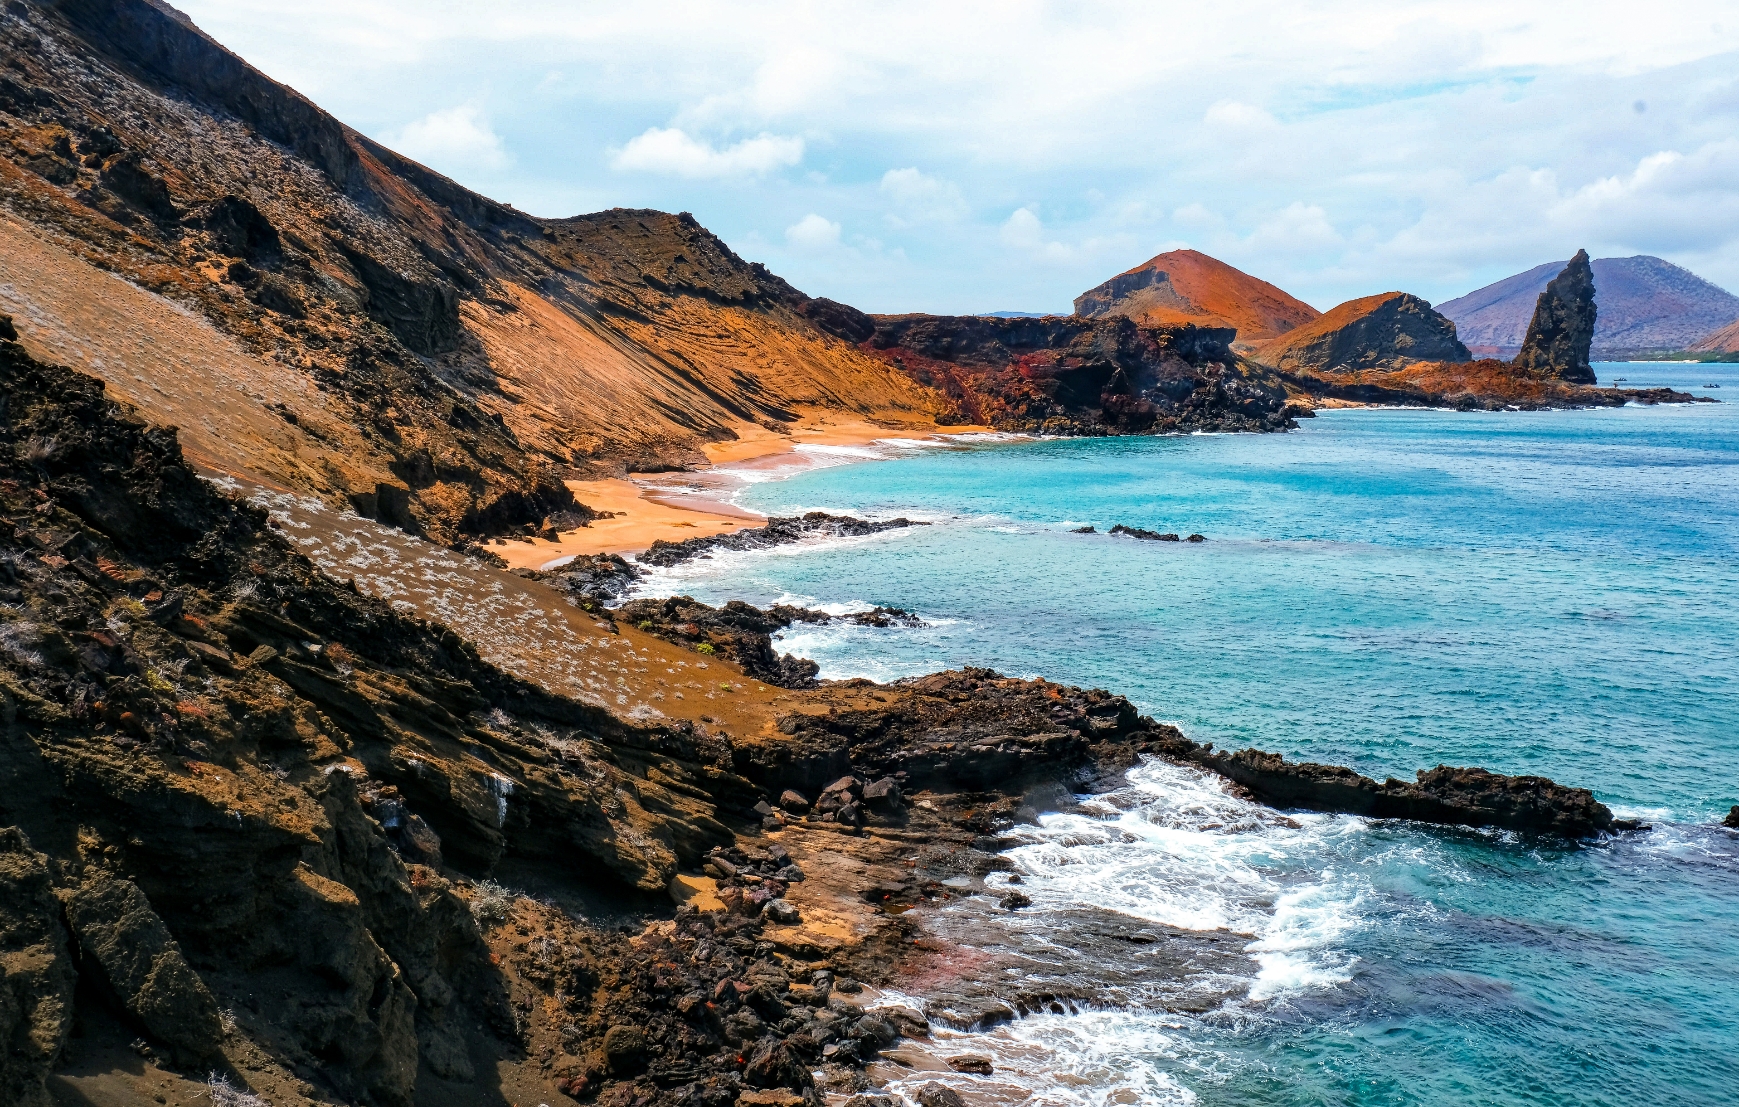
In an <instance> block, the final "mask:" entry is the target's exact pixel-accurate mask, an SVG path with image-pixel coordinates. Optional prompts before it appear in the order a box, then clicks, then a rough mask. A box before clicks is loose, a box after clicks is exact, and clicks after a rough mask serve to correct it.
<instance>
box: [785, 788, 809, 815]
mask: <svg viewBox="0 0 1739 1107" xmlns="http://www.w3.org/2000/svg"><path fill="white" fill-rule="evenodd" d="M779 806H780V807H783V808H784V809H785V810H787V811H789V812H791V813H792V814H793V815H801V814H802V813H803V812H805V811H807V810H809V800H808V799H807V798H805V797H804V795H803V793H802V792H799V791H797V790H796V789H795V788H787V789H785V790H784V791H783V792H781V793H779Z"/></svg>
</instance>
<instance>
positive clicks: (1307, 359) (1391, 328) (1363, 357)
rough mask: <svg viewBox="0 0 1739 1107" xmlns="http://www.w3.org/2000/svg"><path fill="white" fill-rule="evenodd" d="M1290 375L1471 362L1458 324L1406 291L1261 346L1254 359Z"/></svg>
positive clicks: (1334, 313) (1357, 303)
mask: <svg viewBox="0 0 1739 1107" xmlns="http://www.w3.org/2000/svg"><path fill="white" fill-rule="evenodd" d="M1251 356H1252V357H1254V358H1255V359H1256V360H1258V361H1261V362H1262V363H1264V364H1266V365H1272V366H1274V367H1275V368H1276V369H1280V370H1283V371H1285V372H1288V373H1317V374H1328V375H1339V374H1344V373H1356V372H1363V371H1367V370H1373V369H1374V370H1379V371H1388V370H1394V369H1400V368H1403V367H1404V366H1407V365H1410V364H1412V363H1413V362H1417V361H1446V362H1457V361H1467V360H1468V359H1469V356H1470V355H1469V354H1468V352H1467V347H1465V346H1463V345H1462V344H1461V341H1460V340H1459V339H1458V338H1456V336H1455V324H1454V323H1452V322H1450V321H1449V320H1448V319H1446V318H1445V317H1443V316H1441V315H1439V314H1438V313H1437V312H1435V311H1433V310H1431V305H1430V304H1429V303H1426V302H1425V301H1424V300H1422V299H1420V298H1419V297H1417V296H1412V295H1409V294H1408V293H1405V292H1384V293H1380V294H1378V295H1376V296H1365V297H1363V298H1361V299H1357V300H1349V301H1347V302H1346V303H1344V304H1341V305H1340V306H1338V307H1335V308H1333V309H1331V310H1330V311H1328V312H1327V313H1326V314H1324V315H1322V316H1321V317H1319V318H1317V319H1314V320H1311V321H1310V322H1308V323H1303V324H1301V325H1299V326H1297V327H1295V328H1293V329H1292V330H1290V331H1287V332H1286V333H1285V334H1283V335H1281V336H1280V337H1278V338H1272V339H1269V340H1268V341H1266V342H1263V343H1261V344H1259V345H1258V346H1257V347H1256V350H1255V352H1254V353H1253V354H1252V355H1251Z"/></svg>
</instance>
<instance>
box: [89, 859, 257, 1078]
mask: <svg viewBox="0 0 1739 1107" xmlns="http://www.w3.org/2000/svg"><path fill="white" fill-rule="evenodd" d="M66 917H67V921H68V922H69V923H71V924H72V931H73V934H74V936H75V937H77V939H78V944H79V951H80V954H81V955H82V957H83V958H84V959H85V961H86V963H87V964H88V965H90V966H92V967H93V968H95V969H96V970H97V971H98V972H100V974H101V976H102V978H103V980H104V982H105V983H106V984H107V986H108V987H109V988H110V989H111V990H112V991H113V993H114V995H115V996H116V997H117V998H118V999H119V1000H120V1002H121V1005H122V1006H123V1007H125V1008H126V1009H127V1012H128V1013H129V1014H130V1015H132V1016H133V1017H134V1018H136V1019H138V1020H139V1023H140V1025H142V1026H144V1028H145V1029H146V1030H147V1031H148V1032H149V1033H150V1034H151V1036H152V1037H153V1038H155V1039H156V1040H158V1041H160V1042H164V1043H167V1044H168V1045H169V1046H171V1047H172V1048H173V1049H174V1050H175V1052H176V1054H177V1055H178V1056H181V1057H183V1058H185V1060H186V1061H188V1062H196V1061H199V1060H202V1059H204V1058H206V1057H209V1056H211V1055H212V1054H214V1053H216V1052H217V1051H218V1048H219V1046H220V1045H221V1044H222V1042H223V1023H222V1021H221V1020H220V1019H219V1018H218V1011H217V1000H215V999H214V998H212V994H211V991H210V990H209V989H208V988H206V986H205V982H204V981H203V980H201V979H200V978H199V975H198V974H197V973H195V972H194V971H193V969H192V967H191V966H190V965H188V963H187V959H186V958H185V957H183V956H182V953H181V947H180V946H179V945H177V944H176V942H175V939H174V938H172V937H170V934H169V929H168V928H167V927H165V926H164V925H163V920H162V919H160V918H158V917H157V913H156V912H155V911H153V910H152V909H151V904H150V902H149V901H147V900H146V898H145V895H144V893H143V892H141V891H139V889H138V888H137V887H136V886H135V885H134V884H133V883H132V882H131V881H128V880H115V879H106V878H98V879H96V880H92V881H88V882H86V883H85V884H83V885H82V886H80V887H79V888H77V889H76V890H74V891H72V892H71V893H70V894H68V895H67V896H66Z"/></svg>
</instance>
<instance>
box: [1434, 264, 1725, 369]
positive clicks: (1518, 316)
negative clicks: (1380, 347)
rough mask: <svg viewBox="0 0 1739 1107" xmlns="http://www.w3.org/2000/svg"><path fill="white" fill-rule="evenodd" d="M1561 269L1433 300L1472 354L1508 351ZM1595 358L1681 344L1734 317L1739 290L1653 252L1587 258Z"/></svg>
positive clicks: (1549, 267)
mask: <svg viewBox="0 0 1739 1107" xmlns="http://www.w3.org/2000/svg"><path fill="white" fill-rule="evenodd" d="M1563 268H1564V263H1563V262H1561V261H1549V262H1546V263H1545V264H1543V265H1537V266H1535V267H1534V268H1532V269H1530V270H1528V271H1527V272H1526V273H1517V274H1516V275H1515V276H1513V277H1506V278H1504V279H1503V280H1501V281H1498V282H1497V283H1496V284H1489V285H1486V286H1485V287H1484V288H1481V289H1479V290H1478V291H1475V292H1469V293H1468V294H1467V295H1465V296H1462V297H1459V298H1457V299H1454V300H1450V301H1448V302H1447V303H1442V304H1438V305H1437V310H1438V311H1440V312H1442V313H1443V314H1444V315H1447V316H1448V317H1449V318H1450V319H1452V320H1454V322H1455V328H1456V331H1457V332H1458V333H1459V334H1460V336H1461V341H1462V342H1464V343H1466V344H1467V347H1468V349H1470V350H1471V351H1473V353H1474V354H1475V355H1476V356H1481V355H1483V356H1492V357H1512V356H1514V355H1515V353H1516V351H1517V350H1519V349H1520V348H1521V345H1522V337H1523V336H1524V335H1526V334H1527V330H1528V320H1530V319H1532V318H1533V315H1534V303H1535V301H1537V300H1538V299H1539V296H1540V293H1541V292H1544V291H1545V289H1546V284H1547V282H1549V281H1550V280H1551V279H1552V278H1553V277H1555V276H1557V275H1558V273H1559V272H1560V271H1561V270H1562V269H1563ZM1594 296H1595V301H1596V303H1597V304H1598V305H1599V307H1600V316H1599V318H1598V319H1597V320H1596V321H1595V324H1594V358H1595V360H1603V359H1605V360H1610V359H1612V358H1614V357H1617V356H1622V355H1624V354H1633V353H1646V352H1658V351H1664V350H1683V349H1686V348H1688V347H1689V346H1691V345H1692V344H1693V343H1695V342H1697V341H1699V340H1700V339H1703V338H1705V337H1707V336H1709V335H1710V333H1711V332H1713V331H1716V330H1718V329H1720V328H1721V327H1723V326H1725V325H1726V324H1728V323H1731V322H1734V321H1735V320H1739V296H1734V295H1733V294H1732V293H1730V292H1728V291H1727V290H1726V289H1723V288H1721V287H1719V286H1717V285H1713V284H1710V283H1709V282H1708V281H1706V280H1704V279H1703V278H1701V277H1699V276H1697V275H1696V274H1695V273H1692V272H1691V271H1690V270H1688V269H1681V268H1680V267H1678V266H1676V265H1674V264H1672V263H1671V262H1668V261H1662V260H1661V259H1660V258H1656V257H1649V256H1647V255H1643V254H1639V255H1637V256H1636V257H1630V258H1599V259H1597V260H1596V261H1595V262H1594Z"/></svg>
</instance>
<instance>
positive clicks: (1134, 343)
mask: <svg viewBox="0 0 1739 1107" xmlns="http://www.w3.org/2000/svg"><path fill="white" fill-rule="evenodd" d="M1234 333H1235V332H1234V331H1233V330H1232V329H1230V328H1222V327H1208V326H1197V325H1195V324H1193V323H1179V324H1176V325H1166V326H1143V325H1141V324H1138V323H1136V322H1135V321H1133V320H1130V319H1125V318H1121V317H1105V318H1097V319H1082V318H1075V317H1068V316H1046V317H1044V318H1039V319H998V318H986V317H981V316H934V315H887V316H877V317H876V333H875V336H874V337H873V338H871V339H870V340H869V341H868V342H867V343H865V344H864V345H865V348H866V349H869V350H872V351H874V352H877V353H879V354H880V355H881V356H882V357H884V358H886V359H887V360H888V361H889V363H891V364H892V365H893V366H894V367H896V368H898V369H900V370H902V371H903V372H905V373H907V374H908V375H910V376H911V377H912V378H913V379H915V380H917V381H919V382H920V383H923V384H927V385H929V386H931V387H933V388H937V389H939V390H941V391H942V392H943V393H945V394H946V395H947V396H948V397H949V398H950V399H951V400H953V401H954V402H955V404H956V405H957V406H958V407H959V409H960V413H961V414H960V419H961V420H962V421H971V422H975V423H988V424H990V425H992V426H995V427H997V428H998V429H1001V430H1010V431H1026V432H1041V433H1047V434H1088V435H1102V434H1160V433H1169V432H1173V431H1183V430H1222V431H1276V430H1285V429H1287V428H1288V427H1290V426H1292V425H1293V423H1292V417H1291V414H1290V412H1289V408H1288V406H1287V400H1286V390H1285V386H1284V384H1283V382H1282V381H1281V380H1280V378H1279V375H1278V374H1276V373H1275V372H1274V371H1273V370H1271V369H1269V368H1267V367H1266V366H1262V365H1257V364H1256V363H1254V362H1249V361H1246V360H1242V359H1240V358H1238V357H1237V356H1236V355H1235V354H1234V353H1233V352H1232V349H1231V347H1230V346H1229V343H1230V342H1231V341H1232V338H1233V336H1234Z"/></svg>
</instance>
